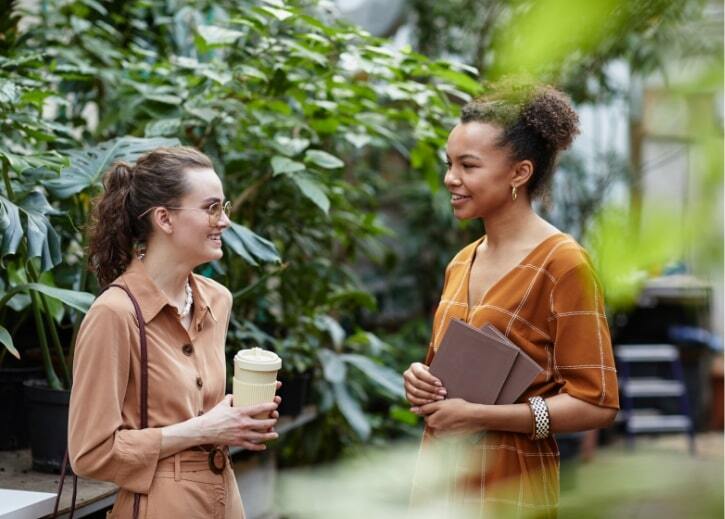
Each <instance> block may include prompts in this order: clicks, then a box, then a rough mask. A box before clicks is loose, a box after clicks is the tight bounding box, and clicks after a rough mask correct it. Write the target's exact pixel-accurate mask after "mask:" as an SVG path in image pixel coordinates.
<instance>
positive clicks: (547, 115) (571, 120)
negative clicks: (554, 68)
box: [521, 87, 579, 150]
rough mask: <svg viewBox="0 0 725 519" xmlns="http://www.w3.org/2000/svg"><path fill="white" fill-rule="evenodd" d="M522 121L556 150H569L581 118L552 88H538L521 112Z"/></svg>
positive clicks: (564, 97)
mask: <svg viewBox="0 0 725 519" xmlns="http://www.w3.org/2000/svg"><path fill="white" fill-rule="evenodd" d="M521 120H522V121H523V122H524V124H526V125H527V126H529V127H530V128H531V129H532V130H534V131H535V132H536V133H537V134H539V135H540V136H541V138H542V139H544V140H545V141H547V142H548V143H549V144H550V145H551V146H552V148H553V149H555V150H565V149H567V148H568V147H569V146H570V145H571V143H572V141H573V140H574V137H576V135H577V134H578V133H579V116H578V115H577V114H576V112H575V111H574V109H573V108H572V107H571V104H570V102H569V99H568V98H567V97H566V96H565V95H564V94H562V93H561V92H559V91H558V90H556V89H554V88H551V87H537V88H536V89H535V91H534V92H533V95H532V97H531V99H530V100H529V101H528V102H527V103H526V104H525V105H524V107H523V109H522V110H521Z"/></svg>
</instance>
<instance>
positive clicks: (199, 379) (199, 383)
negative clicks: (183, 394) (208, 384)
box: [196, 377, 204, 389]
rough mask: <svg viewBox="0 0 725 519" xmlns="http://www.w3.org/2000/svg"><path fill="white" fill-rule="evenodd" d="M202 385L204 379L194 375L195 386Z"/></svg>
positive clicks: (199, 386)
mask: <svg viewBox="0 0 725 519" xmlns="http://www.w3.org/2000/svg"><path fill="white" fill-rule="evenodd" d="M203 385H204V381H203V380H202V379H201V377H196V387H198V388H199V389H201V387H202V386H203Z"/></svg>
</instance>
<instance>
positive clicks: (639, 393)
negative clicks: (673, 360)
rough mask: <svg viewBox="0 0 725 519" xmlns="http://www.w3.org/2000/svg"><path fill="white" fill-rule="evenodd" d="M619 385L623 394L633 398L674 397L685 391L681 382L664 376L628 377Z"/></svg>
mask: <svg viewBox="0 0 725 519" xmlns="http://www.w3.org/2000/svg"><path fill="white" fill-rule="evenodd" d="M620 386H621V388H622V392H623V393H624V394H626V395H628V396H631V397H634V398H643V397H674V396H682V395H684V394H685V392H686V389H685V385H684V384H683V383H682V382H680V381H678V380H669V379H664V378H630V379H629V380H628V381H626V382H622V383H621V384H620Z"/></svg>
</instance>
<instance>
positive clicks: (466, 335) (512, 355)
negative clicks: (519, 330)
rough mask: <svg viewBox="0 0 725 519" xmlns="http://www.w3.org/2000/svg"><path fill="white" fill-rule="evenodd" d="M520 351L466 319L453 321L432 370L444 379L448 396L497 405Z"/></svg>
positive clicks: (442, 380)
mask: <svg viewBox="0 0 725 519" xmlns="http://www.w3.org/2000/svg"><path fill="white" fill-rule="evenodd" d="M518 354H519V352H518V351H517V350H516V349H514V348H511V347H510V346H509V345H507V344H503V343H502V342H501V340H500V338H498V337H495V338H494V337H491V336H490V335H488V334H486V333H483V332H482V331H481V330H479V329H477V328H474V327H473V326H469V325H468V324H466V323H464V322H463V321H459V320H452V321H451V323H450V324H449V325H448V329H447V330H446V333H445V335H444V336H443V340H442V341H441V344H440V347H439V348H438V352H437V353H436V355H435V357H434V358H433V362H431V364H430V372H431V373H432V374H433V375H434V376H436V377H437V378H439V379H440V381H441V382H442V383H443V386H444V387H445V388H446V391H447V398H462V399H464V400H466V401H468V402H474V403H477V404H493V403H495V402H496V400H497V399H498V396H499V394H500V392H501V389H502V388H503V386H504V383H505V382H506V379H507V378H508V376H509V373H510V371H511V368H512V367H513V365H514V362H515V360H516V357H517V356H518Z"/></svg>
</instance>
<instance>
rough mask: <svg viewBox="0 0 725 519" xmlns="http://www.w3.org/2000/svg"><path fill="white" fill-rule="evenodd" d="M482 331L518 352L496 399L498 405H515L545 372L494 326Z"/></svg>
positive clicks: (486, 327) (483, 328)
mask: <svg viewBox="0 0 725 519" xmlns="http://www.w3.org/2000/svg"><path fill="white" fill-rule="evenodd" d="M481 331H482V332H483V333H485V334H487V335H488V336H489V337H491V338H494V337H496V338H498V340H499V341H500V342H501V344H504V345H506V346H508V347H509V348H513V349H515V350H516V351H518V355H517V356H516V360H515V361H514V365H513V367H512V368H511V372H510V373H509V376H508V377H507V378H506V382H504V385H503V387H502V388H501V392H500V393H499V395H498V398H496V403H497V404H513V403H515V402H516V401H517V400H518V399H519V397H520V396H521V395H522V394H523V392H524V391H526V388H528V387H529V386H530V385H531V383H532V382H533V381H534V379H535V378H536V376H537V375H538V374H539V373H541V372H542V371H544V370H543V369H542V368H541V366H539V365H538V364H537V363H536V361H535V360H534V359H532V358H531V357H529V356H528V355H527V354H526V353H524V352H523V351H522V350H521V348H519V347H518V346H516V344H515V343H513V342H512V341H511V340H510V339H509V338H508V337H506V336H505V335H504V334H503V333H501V331H500V330H499V329H498V328H496V327H495V326H494V325H492V324H490V323H486V324H484V325H483V327H481Z"/></svg>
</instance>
